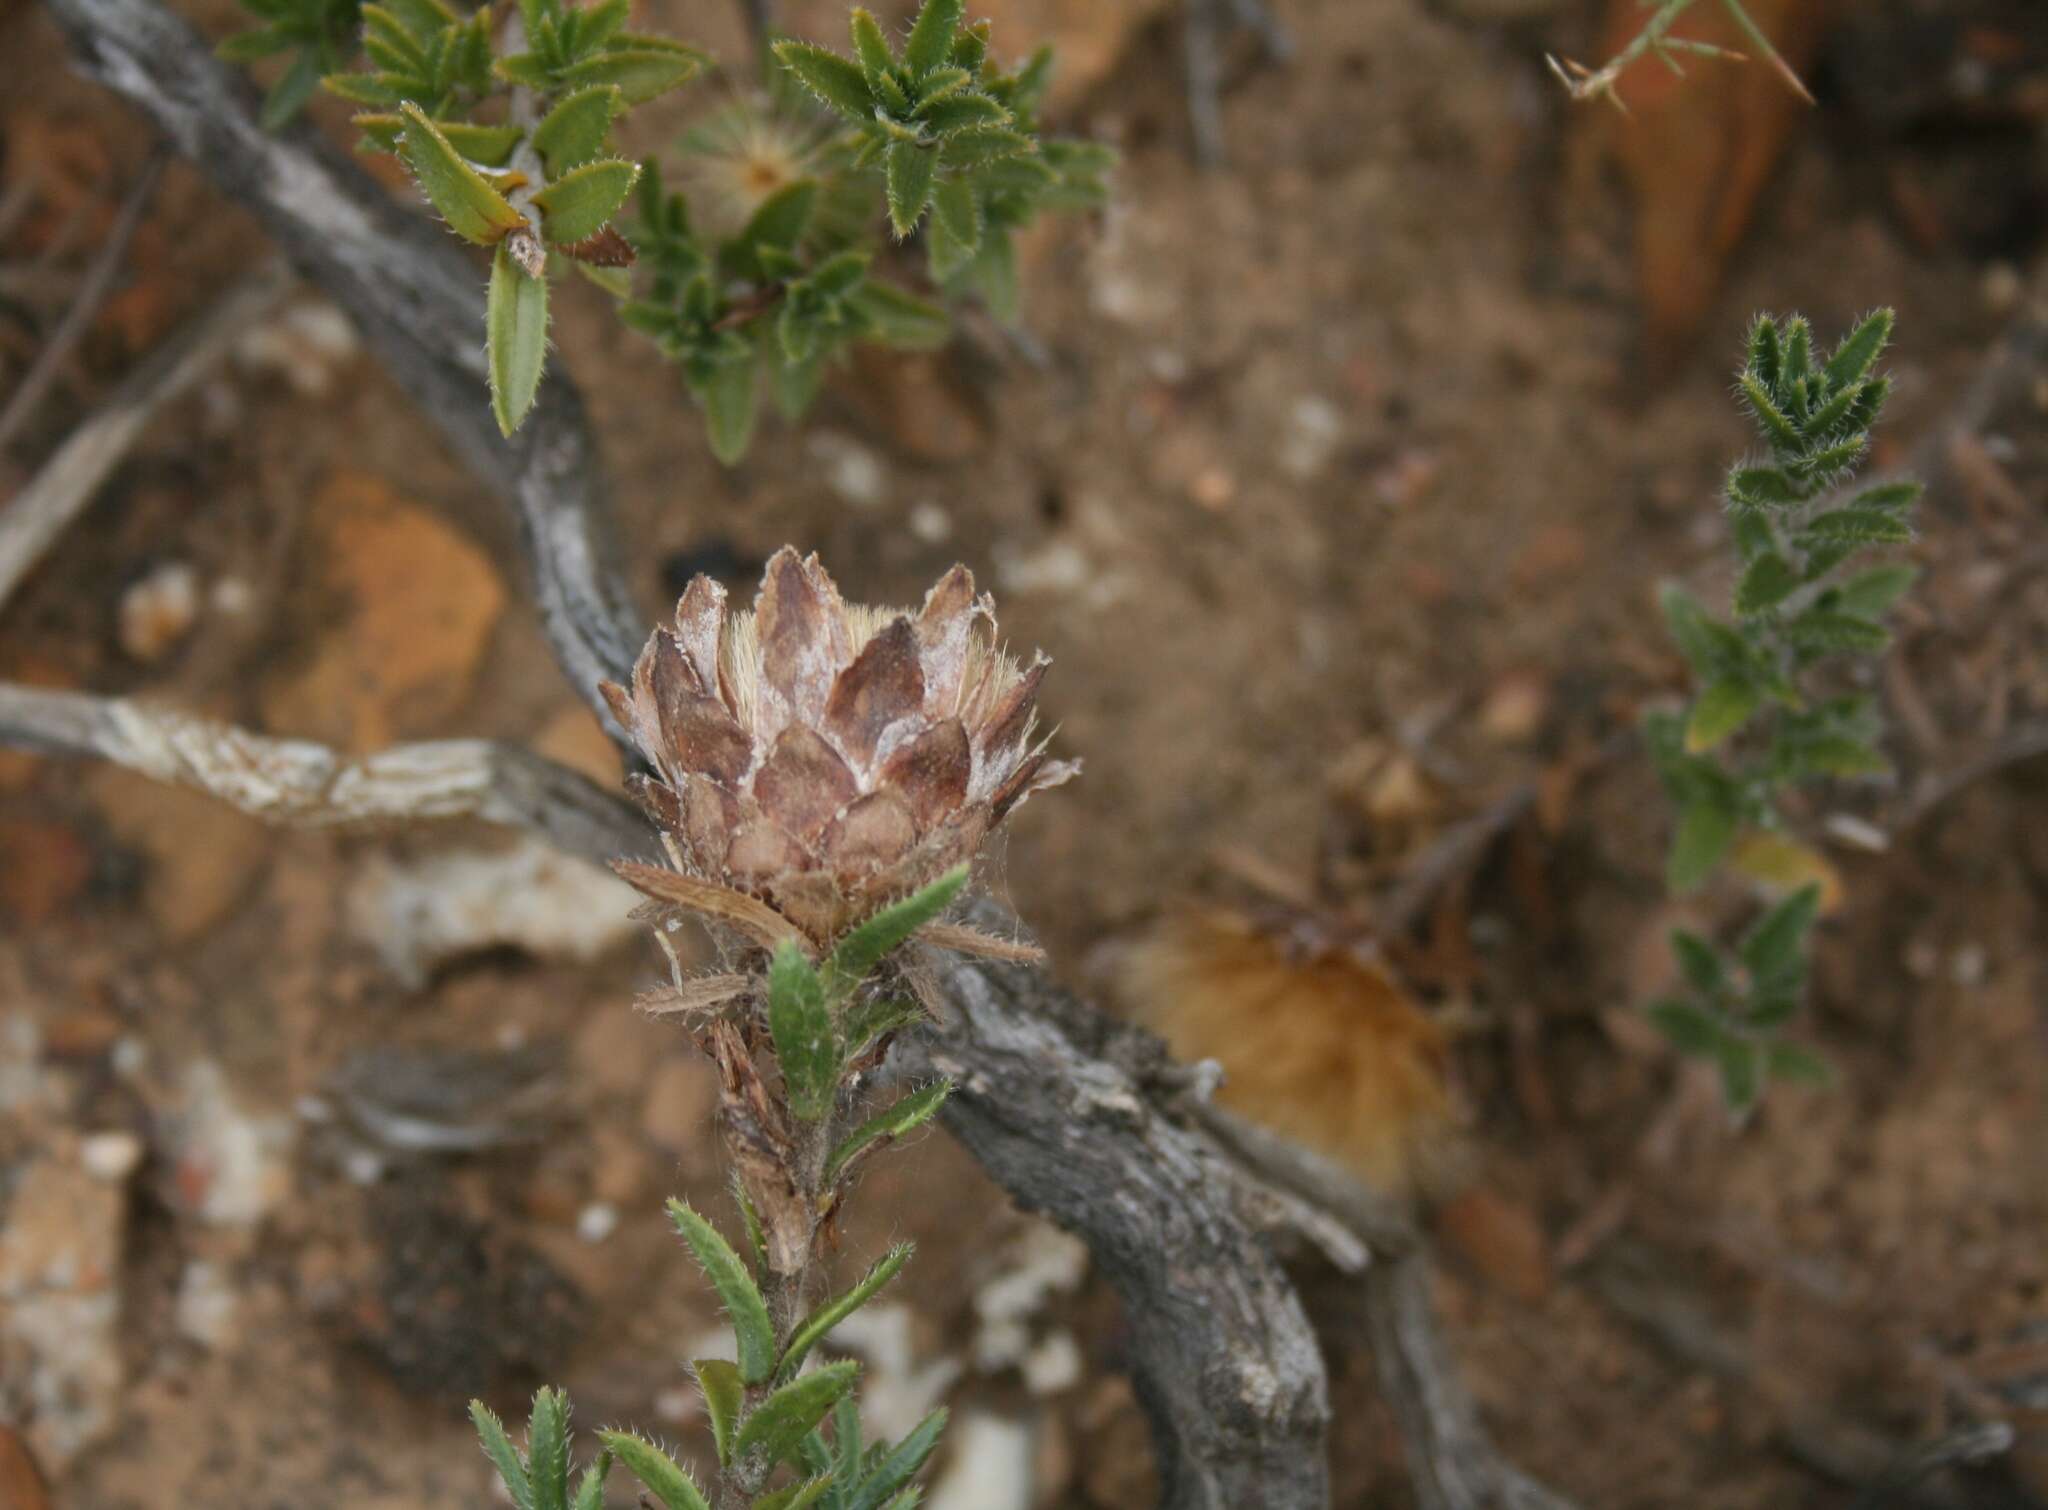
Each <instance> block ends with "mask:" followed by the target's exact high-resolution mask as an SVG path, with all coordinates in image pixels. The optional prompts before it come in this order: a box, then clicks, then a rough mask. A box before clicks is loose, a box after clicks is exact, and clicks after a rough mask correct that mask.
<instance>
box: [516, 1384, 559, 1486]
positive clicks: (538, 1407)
mask: <svg viewBox="0 0 2048 1510" xmlns="http://www.w3.org/2000/svg"><path fill="white" fill-rule="evenodd" d="M526 1475H527V1482H528V1483H529V1484H530V1485H531V1486H532V1489H533V1504H534V1510H569V1409H568V1400H567V1397H566V1396H564V1395H563V1394H562V1392H561V1391H560V1390H558V1389H543V1390H541V1391H540V1392H539V1393H538V1394H536V1395H535V1396H534V1397H533V1414H532V1415H531V1416H529V1417H528V1418H527V1422H526Z"/></svg>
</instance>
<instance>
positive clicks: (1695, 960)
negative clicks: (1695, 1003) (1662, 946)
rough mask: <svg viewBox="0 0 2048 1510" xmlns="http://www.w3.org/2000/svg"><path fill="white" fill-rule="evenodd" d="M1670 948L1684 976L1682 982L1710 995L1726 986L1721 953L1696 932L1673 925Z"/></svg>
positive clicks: (1726, 981)
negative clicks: (1689, 931)
mask: <svg viewBox="0 0 2048 1510" xmlns="http://www.w3.org/2000/svg"><path fill="white" fill-rule="evenodd" d="M1671 952H1672V954H1673V955H1674V956H1675V957H1676V958H1677V960H1678V970H1679V973H1680V974H1681V975H1683V976H1684V977H1685V983H1686V984H1687V985H1689V986H1691V987H1692V988H1693V990H1695V991H1697V992H1699V993H1700V995H1702V996H1706V997H1710V998H1711V997H1715V996H1719V995H1720V994H1721V992H1722V991H1724V990H1726V989H1727V986H1728V969H1727V966H1725V965H1724V964H1722V963H1721V956H1720V955H1719V954H1717V953H1715V952H1714V946H1713V945H1711V944H1709V943H1708V942H1707V941H1706V940H1705V939H1703V938H1701V937H1700V936H1699V935H1698V934H1697V933H1688V932H1687V931H1686V930H1685V929H1683V928H1674V929H1673V930H1672V931H1671Z"/></svg>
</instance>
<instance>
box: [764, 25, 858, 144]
mask: <svg viewBox="0 0 2048 1510" xmlns="http://www.w3.org/2000/svg"><path fill="white" fill-rule="evenodd" d="M775 57H776V59H777V61H779V62H780V63H781V64H782V66H783V67H784V68H786V69H788V70H789V72H790V74H791V76H793V77H794V78H795V79H796V81H797V82H798V83H799V84H802V85H803V86H804V88H806V89H808V90H809V91H810V92H811V93H812V94H814V95H816V96H817V97H818V98H819V99H820V100H821V101H823V102H824V103H825V104H827V105H829V106H831V108H832V109H834V110H836V111H838V112H839V113H840V114H841V115H843V116H845V117H846V118H847V119H849V120H852V121H858V122H860V123H862V124H866V123H867V121H868V120H869V119H870V118H871V115H872V113H873V111H874V106H875V101H874V94H873V92H872V91H871V90H870V89H869V87H868V81H867V78H866V76H865V75H864V74H862V72H861V70H860V65H859V64H857V63H854V62H852V61H851V60H850V59H847V58H842V57H841V56H840V55H839V54H838V53H836V52H833V51H832V50H831V49H829V48H824V47H819V46H817V45H816V44H814V43H810V42H792V41H782V42H777V43H776V44H775Z"/></svg>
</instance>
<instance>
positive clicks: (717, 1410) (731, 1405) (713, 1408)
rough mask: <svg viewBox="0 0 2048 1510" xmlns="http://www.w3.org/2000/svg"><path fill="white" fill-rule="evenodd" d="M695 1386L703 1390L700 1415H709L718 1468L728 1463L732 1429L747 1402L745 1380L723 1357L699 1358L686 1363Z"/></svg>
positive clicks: (737, 1422) (730, 1456) (730, 1452)
mask: <svg viewBox="0 0 2048 1510" xmlns="http://www.w3.org/2000/svg"><path fill="white" fill-rule="evenodd" d="M690 1369H691V1371H692V1372H693V1373H695V1374H696V1376H697V1388H698V1389H700V1390H702V1391H703V1392H704V1414H705V1415H707V1416H709V1417H710V1418H711V1438H712V1442H713V1443H714V1445H715V1446H716V1447H717V1449H718V1461H719V1464H720V1466H721V1467H723V1466H726V1465H729V1464H730V1463H731V1462H732V1434H733V1428H734V1427H736V1426H738V1425H739V1419H740V1411H741V1410H742V1409H743V1408H744V1407H745V1405H746V1402H747V1383H746V1380H744V1379H742V1378H741V1377H740V1371H739V1366H738V1365H737V1364H734V1363H729V1362H727V1361H726V1360H725V1359H723V1358H699V1359H697V1360H696V1361H695V1362H693V1363H692V1364H691V1365H690Z"/></svg>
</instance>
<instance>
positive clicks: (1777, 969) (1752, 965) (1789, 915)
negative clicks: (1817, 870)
mask: <svg viewBox="0 0 2048 1510" xmlns="http://www.w3.org/2000/svg"><path fill="white" fill-rule="evenodd" d="M1819 915H1820V887H1819V885H1818V884H1814V885H1808V886H1802V887H1800V888H1799V890H1797V891H1795V892H1793V893H1792V895H1790V896H1789V897H1787V898H1785V900H1784V901H1782V902H1780V903H1778V904H1777V905H1776V906H1775V907H1773V908H1771V910H1770V911H1769V912H1766V913H1765V914H1764V915H1763V916H1762V917H1761V918H1758V919H1757V921H1756V923H1755V924H1754V926H1752V927H1751V928H1750V930H1749V931H1748V932H1747V933H1745V934H1744V935H1743V936H1742V941H1741V942H1740V943H1739V944H1737V945H1736V948H1735V953H1736V957H1737V958H1738V959H1740V960H1741V961H1742V964H1743V968H1744V969H1746V970H1748V971H1749V978H1750V981H1751V983H1752V984H1753V985H1754V986H1755V987H1756V989H1757V990H1759V991H1776V990H1784V989H1788V988H1791V987H1795V986H1797V985H1798V983H1799V982H1801V981H1802V980H1804V979H1805V978H1806V935H1807V931H1808V930H1809V929H1811V928H1812V927H1813V920H1814V919H1815V918H1816V917H1818V916H1819Z"/></svg>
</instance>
